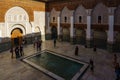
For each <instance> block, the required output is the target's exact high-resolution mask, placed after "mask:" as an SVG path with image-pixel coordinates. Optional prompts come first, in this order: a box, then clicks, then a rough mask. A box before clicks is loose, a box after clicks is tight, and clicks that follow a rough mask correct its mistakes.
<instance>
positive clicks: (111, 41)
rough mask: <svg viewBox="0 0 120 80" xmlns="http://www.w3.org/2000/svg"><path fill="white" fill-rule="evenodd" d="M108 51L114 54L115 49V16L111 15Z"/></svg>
mask: <svg viewBox="0 0 120 80" xmlns="http://www.w3.org/2000/svg"><path fill="white" fill-rule="evenodd" d="M107 43H108V46H107V48H108V51H110V52H113V49H114V15H109V29H108V38H107Z"/></svg>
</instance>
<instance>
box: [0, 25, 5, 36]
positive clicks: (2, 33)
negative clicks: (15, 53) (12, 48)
mask: <svg viewBox="0 0 120 80" xmlns="http://www.w3.org/2000/svg"><path fill="white" fill-rule="evenodd" d="M0 30H1V37H5V35H6V31H5V30H6V29H5V24H4V23H0Z"/></svg>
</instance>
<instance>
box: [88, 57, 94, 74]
mask: <svg viewBox="0 0 120 80" xmlns="http://www.w3.org/2000/svg"><path fill="white" fill-rule="evenodd" d="M89 64H90V70H91V72H94V62H93V60H92V59H90V62H89Z"/></svg>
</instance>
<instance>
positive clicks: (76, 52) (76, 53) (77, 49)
mask: <svg viewBox="0 0 120 80" xmlns="http://www.w3.org/2000/svg"><path fill="white" fill-rule="evenodd" d="M78 51H79V48H78V46H76V47H75V55H76V56H78Z"/></svg>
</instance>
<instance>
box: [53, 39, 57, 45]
mask: <svg viewBox="0 0 120 80" xmlns="http://www.w3.org/2000/svg"><path fill="white" fill-rule="evenodd" d="M53 42H54V47H56V39H54V41H53Z"/></svg>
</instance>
